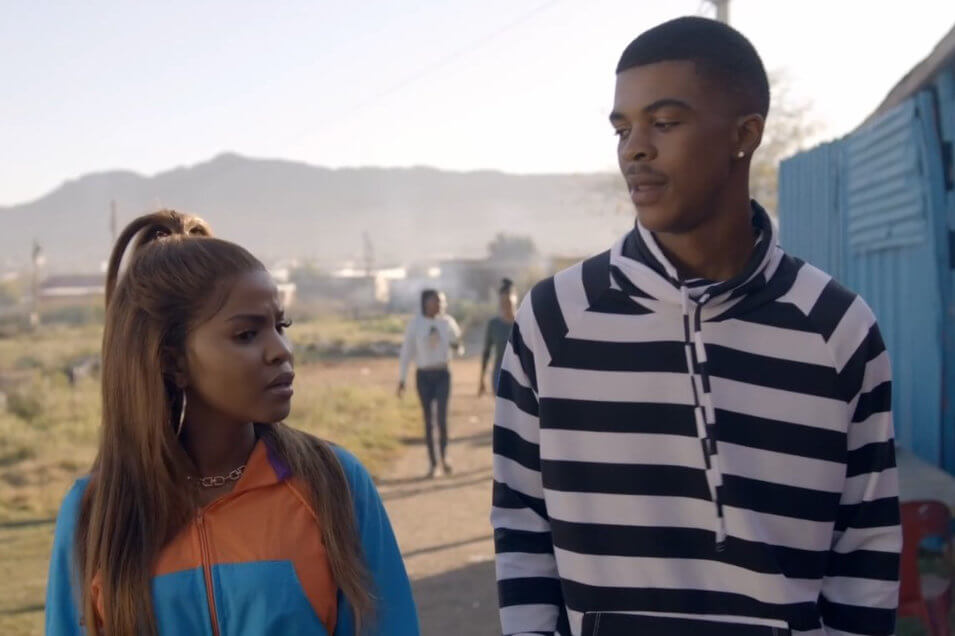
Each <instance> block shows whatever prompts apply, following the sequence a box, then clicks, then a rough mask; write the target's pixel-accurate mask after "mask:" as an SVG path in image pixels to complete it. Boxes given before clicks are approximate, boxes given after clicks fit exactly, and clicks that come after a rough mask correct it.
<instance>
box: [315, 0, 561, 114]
mask: <svg viewBox="0 0 955 636" xmlns="http://www.w3.org/2000/svg"><path fill="white" fill-rule="evenodd" d="M561 1H562V0H548V1H547V2H543V3H541V4H539V5H537V6H536V7H535V8H533V9H531V10H530V11H528V12H526V13H524V14H522V15H520V16H519V17H517V18H516V19H515V20H513V21H511V22H509V23H507V24H505V25H503V26H501V27H499V28H497V29H495V30H494V31H492V32H491V33H489V34H487V35H485V36H482V37H480V38H478V39H477V40H474V41H472V42H471V43H469V44H467V45H466V46H464V47H462V48H460V49H458V50H456V51H453V52H451V53H449V54H448V55H446V56H444V57H442V58H441V59H439V60H437V61H436V62H434V63H433V64H430V65H428V66H426V67H424V68H422V69H420V70H419V71H416V72H415V73H412V74H411V75H409V76H408V77H405V78H404V79H402V80H401V81H399V82H397V83H395V84H393V85H391V86H389V87H388V88H386V89H384V90H382V91H380V92H378V93H376V94H375V95H374V96H372V97H370V98H368V99H365V100H362V101H361V102H359V103H358V104H356V105H354V106H351V107H350V108H348V110H346V111H342V112H341V113H340V114H339V115H336V116H333V117H331V118H328V119H326V120H325V121H324V123H323V124H322V125H321V126H319V127H318V129H317V130H323V129H326V128H328V127H330V126H333V125H336V124H338V123H339V122H341V121H342V120H344V119H348V118H350V117H353V116H355V115H356V114H358V113H360V112H361V111H363V110H364V109H366V108H368V107H369V106H371V105H373V104H375V103H377V102H379V101H381V100H382V99H384V98H386V97H389V96H391V95H393V94H395V93H397V92H399V91H401V90H403V89H404V88H407V87H408V86H410V85H411V84H414V83H415V82H417V81H419V80H421V79H423V78H425V77H427V76H428V75H431V74H432V73H434V72H436V71H439V70H441V69H443V68H445V67H447V66H449V65H450V64H451V63H452V62H454V61H456V60H458V59H460V58H462V57H465V56H467V55H469V54H470V53H473V52H474V51H477V50H478V49H481V48H483V47H484V46H486V45H488V44H489V43H490V42H493V41H494V40H496V39H497V38H499V37H500V36H501V35H503V34H505V33H507V32H508V31H511V30H513V29H515V28H517V27H519V26H521V25H523V24H525V23H527V22H529V21H530V20H531V19H532V18H534V17H536V16H537V15H539V14H540V13H543V12H544V11H547V10H548V9H550V8H551V7H552V6H554V5H556V4H558V3H559V2H561Z"/></svg>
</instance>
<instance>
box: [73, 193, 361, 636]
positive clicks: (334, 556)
mask: <svg viewBox="0 0 955 636" xmlns="http://www.w3.org/2000/svg"><path fill="white" fill-rule="evenodd" d="M133 239H135V241H134V242H133V250H132V254H131V255H130V256H129V257H128V258H127V259H126V260H128V261H129V263H128V265H127V267H126V270H125V272H124V273H123V275H122V276H120V274H119V271H120V265H121V263H122V261H123V257H124V254H125V252H126V248H127V246H128V245H129V244H130V242H131V241H133ZM264 269H265V268H264V266H263V265H262V263H261V262H259V261H258V260H257V259H256V258H255V257H254V256H252V255H251V254H250V253H249V252H247V251H246V250H245V249H243V248H241V247H239V246H238V245H235V244H233V243H229V242H227V241H222V240H219V239H215V238H212V237H211V232H210V229H209V226H208V225H207V224H206V223H205V222H204V221H202V220H201V219H198V218H197V217H193V216H189V215H184V214H180V213H178V212H175V211H172V210H163V211H160V212H156V213H154V214H149V215H146V216H142V217H139V218H138V219H136V220H135V221H133V222H132V223H130V224H129V225H128V226H127V227H126V229H125V230H123V232H122V234H120V236H119V238H118V240H117V242H116V246H115V247H114V249H113V253H112V255H111V257H110V262H109V269H108V272H107V283H106V325H105V330H104V334H103V366H102V369H103V370H102V397H103V426H102V432H101V438H100V443H99V451H98V453H97V456H96V460H95V461H94V464H93V470H92V478H91V480H90V485H89V487H88V489H87V491H86V495H85V497H84V499H83V504H82V507H81V510H80V518H79V523H78V527H77V533H76V546H77V550H76V554H77V568H78V573H79V575H80V581H81V583H82V590H83V599H82V600H83V612H84V616H85V617H87V618H86V620H85V623H86V628H87V630H88V631H89V633H96V634H99V633H104V634H108V635H114V634H115V635H125V634H144V633H145V634H155V633H156V632H157V624H156V617H155V614H154V612H153V608H152V602H151V593H150V581H151V579H152V573H153V569H154V567H155V564H156V560H157V558H158V556H159V553H160V551H161V550H162V548H163V547H164V546H165V545H166V544H167V543H168V542H169V541H170V540H172V538H173V537H174V536H175V535H176V534H177V533H178V532H180V531H181V530H182V529H183V528H184V527H185V525H186V524H188V523H189V522H190V521H191V520H192V518H193V517H194V515H195V511H196V505H197V502H196V498H195V494H194V490H193V488H192V486H191V485H190V484H189V483H187V481H186V475H187V474H188V472H189V470H190V464H189V458H188V457H187V455H186V453H185V451H184V450H183V448H182V446H181V445H180V444H179V440H178V438H177V436H176V426H177V424H178V420H179V415H180V413H179V411H180V409H181V408H182V402H181V398H180V395H181V391H180V390H179V389H178V388H177V387H176V386H175V384H174V383H173V381H172V377H171V373H170V371H171V368H170V366H169V360H170V356H174V355H176V354H180V355H181V354H182V352H183V349H184V344H185V340H186V335H187V333H188V332H189V330H190V329H191V328H192V327H193V326H194V325H195V324H196V323H197V322H198V321H200V320H202V319H204V318H207V317H208V313H209V309H208V303H209V302H210V298H214V297H216V294H217V293H219V294H222V292H221V291H220V288H219V285H222V284H228V282H229V281H230V280H232V279H234V278H235V277H237V276H239V275H241V274H244V273H248V272H255V271H261V270H264ZM221 299H222V300H224V294H222V296H221ZM256 428H257V430H258V432H259V434H260V436H261V437H263V438H264V439H265V442H266V443H268V444H269V445H270V447H271V448H272V450H273V451H274V452H275V453H276V454H277V455H278V456H279V457H281V458H282V459H283V460H284V461H285V462H286V463H287V464H288V467H289V469H290V470H291V472H292V474H293V475H294V476H296V477H297V478H299V479H300V480H301V481H302V482H304V483H305V484H306V485H307V487H308V491H309V495H310V500H311V504H312V506H313V508H314V511H315V513H316V516H317V517H318V519H319V520H320V521H321V529H322V535H321V538H322V540H323V541H324V544H325V549H326V551H327V554H328V562H329V565H330V567H331V571H332V575H333V576H334V578H335V581H336V583H337V584H338V586H339V588H340V589H341V590H342V593H343V594H344V596H345V597H346V598H347V599H348V601H349V602H350V603H351V605H352V607H353V609H354V610H355V615H356V618H357V619H358V621H359V624H360V622H361V620H362V619H363V618H365V617H367V616H368V615H369V614H370V613H371V610H372V596H371V593H370V590H369V582H368V581H369V579H368V574H367V570H366V568H365V565H364V561H363V559H362V555H361V544H360V541H359V539H358V533H357V527H356V522H355V514H354V508H353V503H352V499H351V496H350V494H349V492H350V491H349V487H348V481H347V479H346V477H345V473H344V470H343V468H342V466H341V464H340V462H339V461H338V458H337V456H336V455H335V453H334V451H333V450H332V448H331V447H330V445H329V444H328V443H327V442H324V441H322V440H319V439H317V438H315V437H312V436H310V435H307V434H306V433H303V432H301V431H297V430H295V429H292V428H290V427H288V426H286V425H285V424H281V423H280V424H270V425H257V427H256ZM94 579H95V584H96V585H97V587H98V589H99V591H100V594H99V599H98V600H99V602H97V600H96V599H94V598H93V595H92V588H93V585H94ZM196 602H204V601H203V600H202V599H196ZM97 606H99V607H101V608H102V612H100V611H98V609H97ZM94 617H98V618H99V620H96V619H95V618H94Z"/></svg>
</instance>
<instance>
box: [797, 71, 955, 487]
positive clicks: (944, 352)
mask: <svg viewBox="0 0 955 636" xmlns="http://www.w3.org/2000/svg"><path fill="white" fill-rule="evenodd" d="M953 140H955V74H953V69H949V70H947V71H946V72H944V73H942V74H941V75H939V76H938V77H937V78H936V81H935V82H934V84H933V85H932V86H930V87H929V88H927V89H925V90H922V91H921V92H919V93H918V94H916V95H914V96H912V97H910V98H909V99H908V100H907V101H905V102H903V103H902V104H900V105H899V106H897V107H895V108H894V109H892V110H890V111H888V112H886V113H884V114H882V115H881V116H880V117H879V118H878V119H876V120H875V121H872V122H871V123H869V124H867V125H866V126H865V127H863V128H861V129H859V130H857V131H855V132H854V133H852V134H850V135H848V136H847V137H845V138H843V139H840V140H837V141H834V142H831V143H827V144H824V145H822V146H819V147H817V148H814V149H812V150H809V151H807V152H804V153H801V154H799V155H796V156H795V157H792V158H791V159H788V160H786V161H784V162H783V163H782V165H781V166H780V177H779V181H780V191H779V221H780V235H781V240H782V243H783V246H784V247H785V248H786V249H787V250H788V251H789V252H790V253H792V254H794V255H796V256H798V257H800V258H803V259H805V260H807V261H809V262H811V263H813V264H814V265H816V266H818V267H820V268H822V269H824V270H826V271H827V272H829V273H830V274H832V275H833V276H834V277H835V278H836V279H838V280H840V281H841V282H843V283H844V284H846V285H848V286H849V287H850V288H852V289H853V290H855V291H857V292H859V293H860V294H862V296H863V297H864V298H865V299H866V301H867V302H868V303H869V305H870V306H871V307H872V309H873V310H874V311H875V314H876V316H877V317H878V319H879V323H880V326H881V329H882V333H883V337H884V338H885V341H886V346H887V347H888V350H889V354H890V356H891V358H892V364H893V370H894V376H895V384H894V387H893V393H892V400H893V411H894V416H895V425H896V436H897V439H898V442H899V445H900V446H903V447H906V448H909V449H911V450H912V451H913V452H915V453H916V454H917V455H919V456H920V457H922V458H923V459H925V460H926V461H929V462H931V463H933V464H936V465H938V466H942V467H944V468H945V469H946V470H948V471H949V472H952V473H955V307H953V305H952V299H953V296H955V293H953V292H955V290H953V276H952V266H953V264H955V263H953V257H955V254H953V248H955V244H953V239H952V236H953V233H952V230H953V228H955V191H953V187H952V180H953V175H952V167H951V166H952V162H951V150H950V149H951V142H952V141H953Z"/></svg>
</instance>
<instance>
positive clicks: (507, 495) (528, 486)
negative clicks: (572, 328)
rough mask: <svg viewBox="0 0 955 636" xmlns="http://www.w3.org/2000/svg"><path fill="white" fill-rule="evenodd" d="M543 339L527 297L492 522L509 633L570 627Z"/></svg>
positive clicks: (500, 433)
mask: <svg viewBox="0 0 955 636" xmlns="http://www.w3.org/2000/svg"><path fill="white" fill-rule="evenodd" d="M537 341H539V338H538V328H537V323H536V321H535V319H534V316H533V310H532V307H531V303H530V302H527V301H526V300H525V302H524V303H523V304H522V305H521V308H520V310H519V311H518V314H517V320H516V322H515V323H514V327H513V328H512V330H511V337H510V341H509V342H508V344H507V348H506V349H505V352H504V360H503V363H502V365H501V375H500V378H499V384H498V389H497V405H496V408H495V414H494V435H493V438H494V441H493V447H494V460H493V465H494V491H493V493H494V494H493V504H492V508H491V525H492V526H493V528H494V549H495V552H496V566H497V588H498V602H499V605H500V614H501V629H502V634H505V635H506V636H516V635H522V636H526V635H529V634H547V635H552V634H555V633H561V634H564V633H567V632H568V631H569V630H568V629H567V627H566V620H567V618H566V611H565V609H564V599H563V595H562V593H561V587H560V579H559V577H558V574H557V563H556V561H555V559H554V545H553V539H552V537H551V528H550V520H549V518H548V515H547V508H546V505H545V503H544V490H543V484H542V480H541V472H540V419H539V402H538V397H537V396H538V387H537V381H536V377H537V375H536V370H535V362H534V344H533V343H535V342H537Z"/></svg>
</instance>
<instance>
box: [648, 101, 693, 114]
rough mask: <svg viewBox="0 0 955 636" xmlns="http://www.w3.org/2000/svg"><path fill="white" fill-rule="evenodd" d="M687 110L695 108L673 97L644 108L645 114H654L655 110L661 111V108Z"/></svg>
mask: <svg viewBox="0 0 955 636" xmlns="http://www.w3.org/2000/svg"><path fill="white" fill-rule="evenodd" d="M667 107H672V108H685V109H686V110H693V107H692V106H690V105H689V104H687V103H686V102H684V101H683V100H681V99H676V98H673V97H664V98H663V99H658V100H657V101H655V102H653V103H652V104H650V105H649V106H645V107H644V108H643V112H645V113H652V112H653V111H655V110H660V109H661V108H667Z"/></svg>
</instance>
